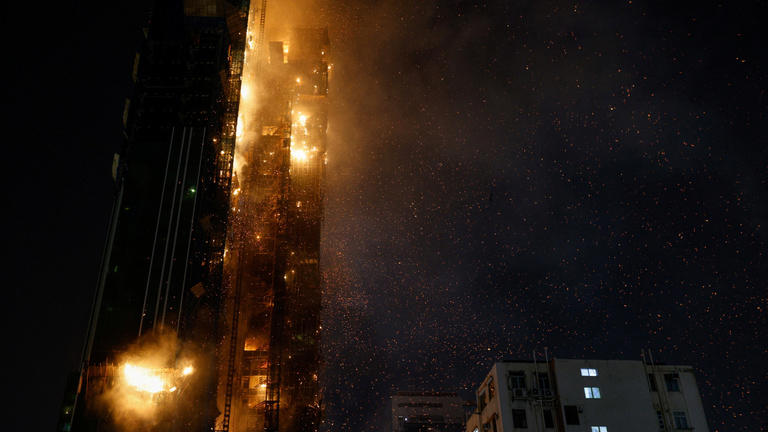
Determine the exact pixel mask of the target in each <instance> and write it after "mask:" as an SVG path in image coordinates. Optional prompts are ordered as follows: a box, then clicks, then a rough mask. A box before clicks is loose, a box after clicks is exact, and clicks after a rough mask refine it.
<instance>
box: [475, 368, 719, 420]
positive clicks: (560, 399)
mask: <svg viewBox="0 0 768 432" xmlns="http://www.w3.org/2000/svg"><path fill="white" fill-rule="evenodd" d="M476 397H477V411H476V412H475V413H474V414H473V415H472V416H471V417H470V418H469V420H468V422H467V424H466V427H465V430H466V432H511V431H537V432H539V431H541V432H550V431H558V432H657V431H658V432H673V431H696V432H708V431H709V428H708V426H707V421H706V418H705V416H704V407H703V405H702V401H701V396H700V395H699V390H698V387H697V386H696V380H695V377H694V373H693V368H691V367H690V366H670V365H653V364H649V363H645V362H643V361H635V360H569V359H552V360H550V361H549V362H536V363H534V362H532V361H531V362H524V361H523V362H502V363H496V364H494V365H493V367H492V368H491V371H490V372H489V373H488V375H487V376H486V378H485V379H484V380H483V383H482V385H481V386H480V387H479V388H478V389H477V392H476Z"/></svg>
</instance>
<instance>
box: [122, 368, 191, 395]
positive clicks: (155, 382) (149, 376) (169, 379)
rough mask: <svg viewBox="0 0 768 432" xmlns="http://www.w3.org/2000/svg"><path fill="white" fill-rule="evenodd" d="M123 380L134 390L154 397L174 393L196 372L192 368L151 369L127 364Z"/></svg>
mask: <svg viewBox="0 0 768 432" xmlns="http://www.w3.org/2000/svg"><path fill="white" fill-rule="evenodd" d="M122 372H123V380H124V382H125V384H127V385H128V386H129V387H131V388H132V389H134V390H136V391H138V392H143V393H149V394H150V395H154V394H156V393H161V392H168V393H173V392H175V391H176V390H178V388H179V387H180V386H181V385H182V384H184V383H185V379H186V377H187V376H189V375H191V374H192V373H193V372H194V368H193V367H192V366H189V365H188V366H184V367H183V368H180V369H175V368H150V367H143V366H137V365H135V364H132V363H125V364H124V365H123V367H122Z"/></svg>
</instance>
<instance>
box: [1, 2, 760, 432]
mask: <svg viewBox="0 0 768 432" xmlns="http://www.w3.org/2000/svg"><path fill="white" fill-rule="evenodd" d="M144 4H146V2H128V1H124V2H110V3H109V5H108V7H107V6H106V5H105V4H104V3H103V2H101V3H99V5H100V6H99V7H97V6H96V2H92V3H84V2H75V3H74V4H72V3H67V4H64V3H59V4H57V5H55V6H51V7H49V8H48V9H43V8H42V6H41V7H40V9H41V10H40V11H37V10H25V11H19V12H18V13H14V14H8V15H6V16H5V17H4V21H5V24H15V25H14V26H11V27H12V28H14V29H16V28H17V27H18V29H17V30H16V32H17V35H16V38H17V39H18V46H17V47H16V48H17V49H18V53H16V50H13V51H12V53H13V55H11V54H10V53H7V54H6V58H7V59H9V57H13V58H12V59H9V60H8V62H7V63H9V64H11V65H12V67H13V69H14V70H15V71H16V79H15V81H14V82H6V84H7V87H10V88H9V89H8V90H10V99H9V100H10V102H11V103H10V104H7V105H5V106H6V109H10V111H11V112H10V114H11V115H10V116H6V118H7V119H8V118H10V119H11V120H12V122H13V123H12V127H10V128H9V130H11V131H15V132H19V131H23V133H22V134H21V136H20V137H19V138H14V141H12V142H11V141H6V145H7V146H8V147H13V149H12V153H11V154H12V155H13V156H14V157H16V158H17V159H14V158H12V157H10V156H7V157H6V162H10V164H11V165H12V169H11V170H10V171H8V172H10V173H12V175H13V176H14V177H15V178H14V179H13V180H12V183H11V184H13V185H19V184H21V185H23V186H21V187H20V188H19V189H16V188H17V186H13V188H12V189H14V190H13V191H12V192H15V193H12V195H11V197H12V198H11V202H13V205H12V206H9V207H11V208H13V209H16V211H15V212H13V213H11V214H10V215H11V216H12V217H13V218H14V224H13V225H11V226H10V228H9V230H10V231H11V233H10V234H11V236H10V239H9V241H8V242H7V244H9V245H12V249H13V250H15V254H16V260H15V261H16V262H13V265H12V267H13V268H12V270H14V273H17V274H18V281H19V282H18V283H14V288H15V300H16V302H15V303H16V305H17V307H15V308H14V309H15V311H14V312H15V314H14V317H15V321H14V322H12V323H11V324H12V327H11V331H10V332H11V333H12V334H13V335H14V336H15V337H17V338H18V341H17V342H16V343H15V346H16V347H18V351H16V352H17V353H18V355H14V357H15V360H16V362H17V365H18V366H19V367H20V368H21V370H22V371H25V370H26V372H23V373H20V374H19V375H22V376H23V379H24V381H23V383H19V384H18V385H17V386H15V387H14V389H15V395H16V396H15V398H16V400H17V401H19V402H21V404H20V405H21V406H20V407H19V408H18V409H17V411H16V413H17V415H16V416H15V417H16V418H17V419H19V420H21V419H24V420H26V421H27V423H26V425H25V427H24V428H22V429H25V430H51V429H52V428H53V427H54V425H55V421H56V410H57V408H58V404H59V402H60V399H61V395H62V393H63V388H64V381H65V378H66V374H67V372H68V371H69V370H71V369H73V368H74V367H75V365H76V362H77V359H78V356H79V350H80V349H81V344H82V340H83V335H82V333H83V331H84V328H85V325H86V322H87V314H88V309H89V304H90V296H91V293H92V290H93V287H94V284H95V280H96V273H97V269H98V261H99V257H100V253H101V247H102V242H103V240H104V236H105V231H106V224H107V218H108V213H109V209H110V205H111V187H112V186H111V179H110V172H109V170H110V164H111V158H112V153H113V151H114V150H115V148H116V147H117V145H118V144H119V142H120V135H119V134H120V115H121V113H122V102H123V98H124V97H125V96H126V92H127V88H128V85H127V84H128V80H129V76H130V64H131V62H132V59H133V54H132V52H133V49H134V48H135V38H134V35H135V33H136V31H137V29H138V27H139V25H140V23H141V18H142V14H143V13H144V6H143V5H144ZM33 6H34V5H33ZM31 9H34V7H32V8H31ZM318 16H323V17H325V18H324V19H327V20H328V21H329V24H330V25H331V36H332V40H333V44H334V71H335V76H334V77H333V78H334V81H333V87H332V95H333V98H334V103H333V108H332V115H331V118H330V127H329V139H330V141H329V165H328V190H327V204H326V220H325V228H324V229H325V235H324V249H323V267H324V275H325V281H326V293H325V297H324V298H325V302H324V304H325V311H324V314H323V322H324V323H323V329H324V355H325V359H326V360H325V361H326V363H325V370H326V372H325V374H324V377H323V382H324V384H325V386H326V388H325V402H326V415H327V420H328V424H329V425H331V426H332V429H333V430H340V431H352V432H355V431H362V430H372V431H377V432H383V431H385V430H387V428H388V427H389V425H388V421H389V420H388V410H389V409H390V407H389V403H388V402H389V401H388V396H389V395H390V394H391V393H393V392H395V391H398V390H429V389H434V390H446V391H462V392H465V393H464V394H467V395H468V394H469V392H470V391H471V390H472V389H473V388H474V387H475V386H476V385H477V384H478V382H479V380H480V379H482V377H483V376H484V375H485V373H487V371H488V370H489V368H490V367H491V365H492V363H493V362H495V361H498V360H501V359H528V358H530V357H531V352H532V350H534V349H537V350H539V351H540V352H541V351H543V349H544V347H548V349H549V352H550V354H551V355H555V356H557V357H562V358H568V357H576V358H581V357H584V358H622V359H639V352H640V350H641V349H643V348H649V349H652V350H653V351H654V356H655V357H656V359H658V360H661V361H665V362H668V363H683V364H690V365H692V366H694V368H695V369H696V370H697V374H698V383H699V387H700V389H701V391H702V396H703V399H704V404H705V407H706V409H707V416H708V420H709V424H710V428H711V429H712V430H713V431H736V430H744V431H747V430H758V429H759V428H761V427H767V426H768V408H767V406H768V389H766V386H765V384H764V382H766V380H767V379H768V376H767V373H766V371H767V370H768V368H766V366H765V365H766V364H768V353H766V350H767V348H766V347H767V346H768V337H766V330H765V329H766V327H767V326H768V319H766V308H768V292H767V289H766V283H768V258H767V257H766V253H768V252H767V251H768V248H767V246H768V234H766V224H768V150H766V149H767V148H768V132H766V127H765V125H766V123H767V122H768V54H766V53H768V50H766V49H765V46H764V45H763V44H761V43H760V40H761V39H763V38H766V36H768V35H766V33H768V32H766V31H765V29H764V27H765V21H766V18H768V3H766V2H764V1H763V2H748V1H743V2H720V3H716V2H713V3H704V2H687V3H686V2H657V3H648V2H642V1H624V2H602V3H598V2H562V1H532V2H506V1H497V2H489V3H482V2H477V3H473V2H448V1H426V2H410V1H402V2H374V1H353V0H342V1H335V2H334V1H330V0H328V2H325V3H324V6H323V8H322V10H321V11H320V12H319V13H318ZM10 17H17V18H18V20H13V21H16V22H11V20H9V18H10ZM12 135H14V136H15V135H17V134H16V133H13V134H12ZM16 152H19V155H18V156H16V155H15V153H16ZM6 190H8V188H7V189H6ZM14 280H15V278H14ZM16 329H22V330H21V331H17V330H16ZM30 359H32V360H30ZM32 368H35V369H36V370H31V369H32ZM30 401H31V402H32V403H30Z"/></svg>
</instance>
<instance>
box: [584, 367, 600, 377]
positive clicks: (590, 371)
mask: <svg viewBox="0 0 768 432" xmlns="http://www.w3.org/2000/svg"><path fill="white" fill-rule="evenodd" d="M581 376H597V369H587V368H582V369H581Z"/></svg>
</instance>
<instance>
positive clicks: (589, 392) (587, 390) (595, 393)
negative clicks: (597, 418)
mask: <svg viewBox="0 0 768 432" xmlns="http://www.w3.org/2000/svg"><path fill="white" fill-rule="evenodd" d="M584 397H585V398H587V399H600V387H584Z"/></svg>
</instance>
